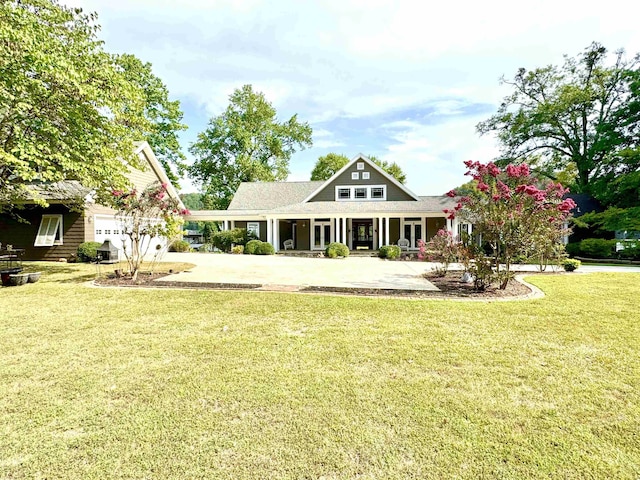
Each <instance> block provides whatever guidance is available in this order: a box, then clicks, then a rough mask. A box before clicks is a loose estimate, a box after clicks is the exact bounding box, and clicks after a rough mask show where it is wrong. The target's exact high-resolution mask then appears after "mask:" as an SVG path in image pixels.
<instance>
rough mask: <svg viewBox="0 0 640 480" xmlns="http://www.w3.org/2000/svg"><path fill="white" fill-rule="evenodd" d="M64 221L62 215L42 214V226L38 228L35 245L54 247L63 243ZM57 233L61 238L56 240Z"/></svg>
mask: <svg viewBox="0 0 640 480" xmlns="http://www.w3.org/2000/svg"><path fill="white" fill-rule="evenodd" d="M63 225H64V223H63V221H62V215H61V214H57V215H51V214H45V215H42V220H40V227H39V228H38V234H37V235H36V240H35V242H34V243H33V246H34V247H52V246H54V245H62V244H63V238H62V232H63V229H62V227H63ZM56 233H57V234H58V236H59V237H60V239H59V240H56Z"/></svg>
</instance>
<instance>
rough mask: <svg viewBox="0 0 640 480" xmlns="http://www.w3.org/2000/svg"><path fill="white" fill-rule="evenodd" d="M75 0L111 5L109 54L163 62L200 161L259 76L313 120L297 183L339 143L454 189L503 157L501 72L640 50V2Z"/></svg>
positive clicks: (284, 113) (286, 104) (428, 184)
mask: <svg viewBox="0 0 640 480" xmlns="http://www.w3.org/2000/svg"><path fill="white" fill-rule="evenodd" d="M62 2H63V3H65V4H67V5H69V6H76V7H81V8H83V9H84V10H85V11H93V12H97V13H98V23H99V24H100V25H101V26H102V30H101V32H100V38H101V39H102V40H104V41H105V49H106V50H107V51H109V52H112V53H131V54H134V55H136V56H137V57H138V58H140V59H141V60H143V61H145V62H150V63H151V64H152V65H153V70H154V73H155V74H156V75H157V76H159V77H160V78H161V79H162V80H163V81H164V82H165V84H166V85H167V87H168V90H169V93H170V96H171V98H172V99H178V100H180V102H181V106H182V109H183V111H184V114H185V115H184V122H185V123H186V124H187V125H188V126H189V129H188V130H187V131H186V132H183V133H182V134H181V143H182V145H183V147H184V151H185V153H187V156H188V157H189V158H190V159H191V157H190V156H189V154H188V152H187V149H188V147H189V145H191V143H193V142H194V141H195V140H196V138H197V135H198V133H200V132H202V131H204V130H205V129H206V126H207V123H208V121H209V119H210V118H212V117H214V116H217V115H220V114H221V113H222V112H223V111H224V110H225V108H226V106H227V105H228V100H229V95H230V94H231V93H232V92H233V91H234V90H235V89H236V88H240V87H241V86H242V85H245V84H252V85H253V88H254V91H260V92H263V93H264V94H265V97H266V98H267V100H268V101H269V102H271V103H272V104H273V106H274V107H275V108H276V110H277V112H278V119H279V120H280V121H284V120H288V119H289V118H290V117H291V116H292V115H294V114H297V115H298V119H299V120H300V121H303V122H308V123H309V124H310V125H311V127H312V128H313V147H311V148H309V149H306V150H304V151H300V152H296V153H295V154H294V155H293V156H292V158H291V162H290V167H289V168H290V170H291V173H290V175H289V180H309V177H310V175H311V170H312V169H313V165H314V163H315V162H316V160H317V159H318V157H320V156H322V155H326V154H327V153H329V152H336V153H342V154H345V155H347V156H348V157H349V158H352V157H354V156H355V155H357V154H358V153H363V154H365V155H375V156H377V157H378V158H381V159H383V160H387V161H390V162H397V163H398V164H399V165H400V166H401V167H402V169H403V170H404V171H405V172H406V174H407V186H408V188H409V189H410V190H412V191H413V192H414V193H416V194H419V195H439V194H443V193H445V192H447V191H448V190H450V189H451V188H454V187H456V186H458V185H460V184H462V183H464V182H465V181H466V180H467V178H466V177H464V171H465V168H464V165H463V162H464V161H465V160H468V159H472V160H480V161H483V162H487V161H490V160H492V159H493V158H494V157H495V156H496V155H497V154H498V151H499V150H498V144H497V142H496V140H495V139H494V138H493V137H491V136H483V137H480V136H479V135H478V134H477V132H476V128H475V126H476V124H477V123H478V122H480V121H482V120H486V119H487V118H489V117H490V116H491V115H492V114H494V113H495V112H496V110H497V108H498V106H499V105H500V103H501V100H502V99H503V98H504V97H505V96H506V95H508V94H509V93H510V90H509V88H508V86H506V85H501V84H500V81H499V80H500V78H501V77H502V76H505V77H506V78H512V77H513V76H514V75H515V73H516V72H517V70H518V69H519V68H520V67H524V68H527V69H534V68H537V67H543V66H546V65H550V64H560V63H562V61H563V55H569V56H576V55H578V54H579V53H580V52H582V51H583V50H584V49H585V48H587V47H588V46H589V45H590V44H591V42H593V41H597V42H599V43H601V44H603V45H604V46H605V47H607V48H608V49H609V50H610V51H615V50H618V49H620V48H623V49H625V50H626V52H627V55H628V56H632V55H634V54H635V53H637V52H640V29H639V28H638V26H637V18H638V16H637V14H638V11H639V10H640V7H633V6H632V5H633V4H634V3H635V2H633V1H631V0H622V1H621V0H609V1H607V2H606V3H603V2H601V1H598V2H595V1H593V0H578V1H576V0H553V1H551V0H538V1H536V0H532V1H530V2H514V1H513V0H509V1H502V0H485V1H483V2H477V1H467V0H459V1H457V2H451V1H449V2H446V1H445V2H427V1H419V0H414V1H404V0H395V1H382V0H366V1H364V0H338V1H328V0H325V1H322V0H318V1H308V0H291V1H289V0H269V1H267V0H264V1H263V0H179V1H176V0H109V1H104V0H102V1H100V0H62ZM197 188H198V186H197V185H193V184H192V183H191V182H190V181H189V180H188V179H186V180H184V181H183V182H182V191H183V192H184V193H187V192H192V191H197Z"/></svg>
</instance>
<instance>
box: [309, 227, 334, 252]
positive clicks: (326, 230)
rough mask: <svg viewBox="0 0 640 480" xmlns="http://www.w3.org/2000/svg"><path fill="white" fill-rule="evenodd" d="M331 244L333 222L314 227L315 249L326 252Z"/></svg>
mask: <svg viewBox="0 0 640 480" xmlns="http://www.w3.org/2000/svg"><path fill="white" fill-rule="evenodd" d="M329 243H331V222H330V221H328V222H324V221H322V222H318V221H316V222H315V223H314V225H313V249H314V250H324V249H325V248H326V246H327V245H329Z"/></svg>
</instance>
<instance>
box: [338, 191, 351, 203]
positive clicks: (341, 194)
mask: <svg viewBox="0 0 640 480" xmlns="http://www.w3.org/2000/svg"><path fill="white" fill-rule="evenodd" d="M350 198H351V189H350V188H339V189H338V200H349V199H350Z"/></svg>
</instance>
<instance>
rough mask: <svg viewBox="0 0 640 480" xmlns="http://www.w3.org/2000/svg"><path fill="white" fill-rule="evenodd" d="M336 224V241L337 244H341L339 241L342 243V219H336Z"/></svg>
mask: <svg viewBox="0 0 640 480" xmlns="http://www.w3.org/2000/svg"><path fill="white" fill-rule="evenodd" d="M334 224H335V227H336V228H335V229H334V232H335V237H336V238H335V241H336V242H339V241H340V218H339V217H336V218H335V219H334Z"/></svg>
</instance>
